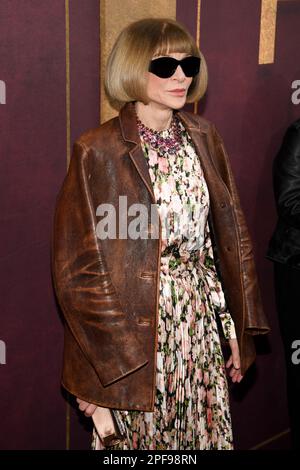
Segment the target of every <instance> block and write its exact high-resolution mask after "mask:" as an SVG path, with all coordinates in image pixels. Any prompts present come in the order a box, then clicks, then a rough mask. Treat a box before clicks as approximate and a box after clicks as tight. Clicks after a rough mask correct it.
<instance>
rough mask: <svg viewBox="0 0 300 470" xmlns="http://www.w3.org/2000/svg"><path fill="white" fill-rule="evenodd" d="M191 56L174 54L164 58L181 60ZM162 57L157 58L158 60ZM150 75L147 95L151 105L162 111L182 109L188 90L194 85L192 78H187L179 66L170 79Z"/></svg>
mask: <svg viewBox="0 0 300 470" xmlns="http://www.w3.org/2000/svg"><path fill="white" fill-rule="evenodd" d="M188 55H189V54H186V53H184V52H172V53H170V54H164V55H163V57H173V58H174V59H177V60H181V59H184V57H187V56H188ZM158 57H162V56H155V57H153V58H155V59H156V58H158ZM147 74H148V84H147V95H148V98H149V100H150V103H149V104H154V105H155V106H156V107H158V108H160V109H166V108H171V109H180V108H182V107H183V106H184V104H185V102H186V95H187V92H188V88H189V86H190V84H191V83H192V80H193V78H192V77H186V76H185V75H184V73H183V70H182V68H181V66H180V65H178V67H177V69H176V71H175V72H174V74H173V75H172V76H171V77H169V78H160V77H157V76H156V75H154V74H153V73H151V72H147Z"/></svg>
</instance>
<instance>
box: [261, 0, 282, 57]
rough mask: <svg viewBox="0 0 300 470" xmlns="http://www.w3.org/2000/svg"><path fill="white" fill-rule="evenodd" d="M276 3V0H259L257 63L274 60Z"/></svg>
mask: <svg viewBox="0 0 300 470" xmlns="http://www.w3.org/2000/svg"><path fill="white" fill-rule="evenodd" d="M277 3H278V1H277V0H261V17H260V37H259V57H258V63H259V64H273V62H274V57H275V39H276V17H277Z"/></svg>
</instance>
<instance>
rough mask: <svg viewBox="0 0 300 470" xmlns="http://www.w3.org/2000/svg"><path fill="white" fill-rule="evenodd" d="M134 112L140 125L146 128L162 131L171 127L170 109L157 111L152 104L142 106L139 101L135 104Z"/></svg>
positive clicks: (171, 112)
mask: <svg viewBox="0 0 300 470" xmlns="http://www.w3.org/2000/svg"><path fill="white" fill-rule="evenodd" d="M135 111H136V114H137V116H138V118H139V119H140V121H142V123H143V124H144V125H145V126H146V127H150V129H153V130H155V131H163V130H164V129H168V128H169V127H170V125H171V121H172V117H173V110H172V109H170V108H169V109H168V108H166V109H159V108H156V107H155V106H154V105H153V104H152V103H150V104H146V105H145V104H144V103H141V102H140V101H137V102H136V103H135Z"/></svg>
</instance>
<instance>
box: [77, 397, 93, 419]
mask: <svg viewBox="0 0 300 470" xmlns="http://www.w3.org/2000/svg"><path fill="white" fill-rule="evenodd" d="M76 401H77V403H78V405H79V409H80V410H81V411H83V412H84V414H85V416H87V417H88V418H90V417H91V416H92V414H93V413H94V411H95V409H96V408H97V405H93V403H88V402H87V401H84V400H81V399H80V398H76Z"/></svg>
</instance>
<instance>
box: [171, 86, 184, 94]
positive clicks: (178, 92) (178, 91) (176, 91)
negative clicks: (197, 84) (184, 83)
mask: <svg viewBox="0 0 300 470" xmlns="http://www.w3.org/2000/svg"><path fill="white" fill-rule="evenodd" d="M169 93H172V94H173V95H177V96H184V95H185V89H184V88H178V89H175V90H170V91H169Z"/></svg>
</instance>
